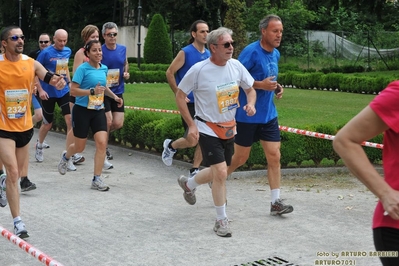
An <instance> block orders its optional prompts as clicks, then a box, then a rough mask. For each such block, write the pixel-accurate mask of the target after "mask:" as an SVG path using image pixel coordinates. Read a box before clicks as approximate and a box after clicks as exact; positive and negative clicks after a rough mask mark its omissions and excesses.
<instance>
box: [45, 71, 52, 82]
mask: <svg viewBox="0 0 399 266" xmlns="http://www.w3.org/2000/svg"><path fill="white" fill-rule="evenodd" d="M53 76H54V73H52V72H50V71H47V73H46V75H45V76H44V78H43V81H44V82H46V83H47V84H50V81H51V78H52V77H53Z"/></svg>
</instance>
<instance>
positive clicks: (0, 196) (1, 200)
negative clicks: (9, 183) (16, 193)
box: [0, 174, 7, 207]
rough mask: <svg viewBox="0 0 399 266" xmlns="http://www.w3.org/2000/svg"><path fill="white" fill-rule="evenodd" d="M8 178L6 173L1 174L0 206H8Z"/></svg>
mask: <svg viewBox="0 0 399 266" xmlns="http://www.w3.org/2000/svg"><path fill="white" fill-rule="evenodd" d="M6 178H7V176H6V174H2V175H1V176H0V207H5V206H7V196H6Z"/></svg>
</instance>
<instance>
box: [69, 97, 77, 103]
mask: <svg viewBox="0 0 399 266" xmlns="http://www.w3.org/2000/svg"><path fill="white" fill-rule="evenodd" d="M75 101H76V97H75V96H72V95H69V102H70V103H73V104H75Z"/></svg>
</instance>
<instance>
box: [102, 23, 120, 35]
mask: <svg viewBox="0 0 399 266" xmlns="http://www.w3.org/2000/svg"><path fill="white" fill-rule="evenodd" d="M113 28H115V29H116V32H118V26H117V25H116V24H115V23H114V22H106V23H104V25H103V28H102V30H101V32H102V34H105V31H106V30H109V29H113Z"/></svg>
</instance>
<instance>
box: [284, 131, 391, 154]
mask: <svg viewBox="0 0 399 266" xmlns="http://www.w3.org/2000/svg"><path fill="white" fill-rule="evenodd" d="M279 128H280V130H281V131H286V132H291V133H295V134H300V135H305V136H309V137H314V138H320V139H328V140H333V139H334V138H335V136H333V135H328V134H323V133H317V132H313V131H308V130H303V129H297V128H292V127H286V126H279ZM362 145H363V146H366V147H372V148H378V149H382V148H383V147H384V145H383V144H379V143H373V142H368V141H363V143H362Z"/></svg>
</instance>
